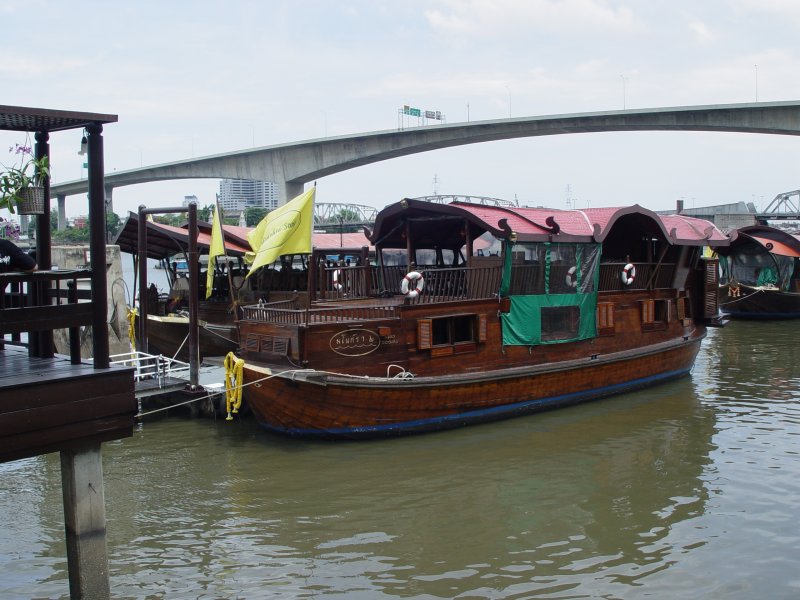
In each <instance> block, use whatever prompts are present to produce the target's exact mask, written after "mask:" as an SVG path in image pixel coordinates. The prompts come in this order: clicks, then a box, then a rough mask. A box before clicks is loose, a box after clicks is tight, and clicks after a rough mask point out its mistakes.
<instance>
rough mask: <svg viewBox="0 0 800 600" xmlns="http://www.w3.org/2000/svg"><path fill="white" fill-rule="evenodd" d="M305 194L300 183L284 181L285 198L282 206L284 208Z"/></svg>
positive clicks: (282, 199)
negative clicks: (293, 199)
mask: <svg viewBox="0 0 800 600" xmlns="http://www.w3.org/2000/svg"><path fill="white" fill-rule="evenodd" d="M302 193H303V183H302V182H298V181H284V182H283V198H281V202H280V205H281V206H283V205H284V204H286V203H287V202H288V201H289V200H291V199H292V198H294V197H295V196H299V195H300V194H302Z"/></svg>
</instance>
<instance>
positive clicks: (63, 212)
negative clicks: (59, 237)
mask: <svg viewBox="0 0 800 600" xmlns="http://www.w3.org/2000/svg"><path fill="white" fill-rule="evenodd" d="M66 200H67V196H66V194H57V195H56V201H57V202H58V231H64V230H65V229H66V228H67V209H66V206H67V202H66Z"/></svg>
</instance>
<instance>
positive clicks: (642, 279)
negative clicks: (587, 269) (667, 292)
mask: <svg viewBox="0 0 800 600" xmlns="http://www.w3.org/2000/svg"><path fill="white" fill-rule="evenodd" d="M632 264H633V266H634V267H635V268H636V277H635V278H634V280H633V282H632V283H631V284H630V285H626V284H624V283H622V270H623V269H624V268H625V263H623V262H619V263H603V264H601V265H600V285H599V289H600V291H603V292H605V291H619V290H644V289H650V288H652V289H665V288H671V287H672V286H673V279H674V277H675V263H661V265H659V266H658V272H657V273H656V264H655V263H632ZM653 273H656V275H655V277H654V276H653Z"/></svg>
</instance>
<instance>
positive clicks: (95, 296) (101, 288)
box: [86, 125, 110, 369]
mask: <svg viewBox="0 0 800 600" xmlns="http://www.w3.org/2000/svg"><path fill="white" fill-rule="evenodd" d="M86 133H87V141H88V142H89V250H90V252H91V260H90V263H91V269H92V304H93V305H94V311H93V314H92V356H93V357H94V368H95V369H107V368H108V367H109V366H110V359H109V357H108V354H109V350H108V289H107V280H108V275H107V273H106V268H107V267H106V199H105V188H104V186H103V178H104V173H103V169H104V166H103V126H102V125H90V126H89V127H87V128H86Z"/></svg>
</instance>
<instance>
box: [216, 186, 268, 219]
mask: <svg viewBox="0 0 800 600" xmlns="http://www.w3.org/2000/svg"><path fill="white" fill-rule="evenodd" d="M219 205H220V207H222V210H223V211H224V212H226V213H228V214H230V213H234V212H244V211H245V210H246V209H248V208H253V207H256V208H266V209H268V210H272V209H274V208H277V207H278V194H277V189H276V186H275V184H274V183H273V182H272V181H255V180H252V179H222V180H220V182H219Z"/></svg>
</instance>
